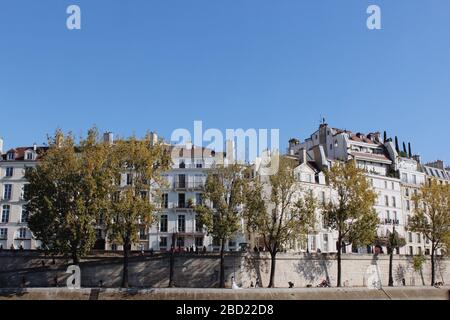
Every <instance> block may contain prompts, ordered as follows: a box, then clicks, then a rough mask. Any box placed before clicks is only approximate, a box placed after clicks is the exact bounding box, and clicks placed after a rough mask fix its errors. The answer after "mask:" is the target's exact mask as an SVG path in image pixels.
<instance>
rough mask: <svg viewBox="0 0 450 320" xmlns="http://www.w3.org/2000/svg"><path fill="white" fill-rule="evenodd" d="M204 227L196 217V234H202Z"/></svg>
mask: <svg viewBox="0 0 450 320" xmlns="http://www.w3.org/2000/svg"><path fill="white" fill-rule="evenodd" d="M202 229H203V225H202V224H201V222H200V219H199V218H198V215H196V216H195V232H202V231H203V230H202Z"/></svg>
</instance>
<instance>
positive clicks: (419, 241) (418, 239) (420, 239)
mask: <svg viewBox="0 0 450 320" xmlns="http://www.w3.org/2000/svg"><path fill="white" fill-rule="evenodd" d="M421 242H422V237H421V236H420V233H418V234H417V243H421Z"/></svg>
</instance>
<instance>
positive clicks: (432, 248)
mask: <svg viewBox="0 0 450 320" xmlns="http://www.w3.org/2000/svg"><path fill="white" fill-rule="evenodd" d="M435 254H436V252H435V250H434V242H432V243H431V285H432V286H434V283H435V272H434V271H435V270H434V262H435V261H434V255H435Z"/></svg>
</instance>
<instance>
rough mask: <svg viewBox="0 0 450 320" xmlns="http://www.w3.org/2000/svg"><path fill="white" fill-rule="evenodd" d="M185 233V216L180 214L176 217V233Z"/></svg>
mask: <svg viewBox="0 0 450 320" xmlns="http://www.w3.org/2000/svg"><path fill="white" fill-rule="evenodd" d="M185 231H186V216H185V215H184V214H180V215H179V216H178V232H185Z"/></svg>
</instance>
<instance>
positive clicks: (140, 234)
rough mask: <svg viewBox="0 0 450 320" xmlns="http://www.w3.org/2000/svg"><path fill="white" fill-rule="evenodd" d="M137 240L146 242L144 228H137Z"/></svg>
mask: <svg viewBox="0 0 450 320" xmlns="http://www.w3.org/2000/svg"><path fill="white" fill-rule="evenodd" d="M139 239H140V240H147V235H146V234H145V228H139Z"/></svg>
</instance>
